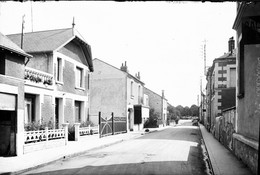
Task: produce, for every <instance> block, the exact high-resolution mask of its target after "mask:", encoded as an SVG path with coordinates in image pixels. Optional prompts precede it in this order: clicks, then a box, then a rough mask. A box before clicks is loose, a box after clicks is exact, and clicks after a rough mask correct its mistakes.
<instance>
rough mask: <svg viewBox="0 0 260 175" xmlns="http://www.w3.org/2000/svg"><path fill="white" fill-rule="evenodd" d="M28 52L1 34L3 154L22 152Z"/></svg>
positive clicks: (0, 148)
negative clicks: (25, 69) (25, 75)
mask: <svg viewBox="0 0 260 175" xmlns="http://www.w3.org/2000/svg"><path fill="white" fill-rule="evenodd" d="M31 57H32V56H31V55H29V54H27V53H25V52H24V51H23V50H22V49H21V48H20V47H18V46H17V45H16V44H15V43H13V42H12V41H11V40H10V39H9V38H7V37H6V36H5V35H3V34H1V33H0V116H1V117H0V135H1V137H0V156H14V155H21V154H22V153H23V138H24V135H23V131H24V123H23V118H24V76H23V75H24V68H25V60H26V59H29V58H31Z"/></svg>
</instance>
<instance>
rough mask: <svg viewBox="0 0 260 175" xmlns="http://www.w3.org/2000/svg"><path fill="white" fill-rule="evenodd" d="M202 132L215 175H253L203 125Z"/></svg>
mask: <svg viewBox="0 0 260 175" xmlns="http://www.w3.org/2000/svg"><path fill="white" fill-rule="evenodd" d="M199 126H200V130H201V133H202V136H203V139H204V142H205V145H206V148H207V151H208V154H209V158H210V161H211V164H212V168H213V171H214V174H215V175H234V174H236V175H252V172H251V171H250V170H249V169H248V168H247V167H246V166H245V165H244V164H243V162H241V161H239V160H238V159H237V158H236V157H235V155H234V154H232V153H231V152H230V151H229V150H228V149H226V148H225V147H224V146H223V145H222V144H221V143H220V142H219V141H218V140H216V139H215V138H214V137H213V135H212V134H211V133H209V132H208V131H207V130H206V128H205V127H204V126H203V125H201V124H200V125H199Z"/></svg>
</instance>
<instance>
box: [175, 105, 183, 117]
mask: <svg viewBox="0 0 260 175" xmlns="http://www.w3.org/2000/svg"><path fill="white" fill-rule="evenodd" d="M176 110H177V111H179V114H180V115H179V116H184V108H183V107H182V106H181V105H178V106H176Z"/></svg>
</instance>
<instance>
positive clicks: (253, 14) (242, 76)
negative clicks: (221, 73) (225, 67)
mask: <svg viewBox="0 0 260 175" xmlns="http://www.w3.org/2000/svg"><path fill="white" fill-rule="evenodd" d="M237 5H238V6H237V16H236V19H235V21H234V25H233V29H235V30H236V32H237V48H238V51H237V69H238V70H237V91H236V102H237V103H236V104H237V105H236V109H237V115H236V121H235V133H234V134H233V141H234V143H233V145H234V152H235V154H236V155H237V157H239V158H240V159H241V160H242V161H243V162H244V163H245V164H246V165H247V166H248V167H249V168H250V169H251V170H252V171H253V172H254V174H259V170H258V169H259V162H260V161H259V116H260V111H259V109H260V108H259V106H260V30H259V29H260V3H259V2H238V3H237Z"/></svg>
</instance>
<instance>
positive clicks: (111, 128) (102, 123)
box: [98, 112, 127, 138]
mask: <svg viewBox="0 0 260 175" xmlns="http://www.w3.org/2000/svg"><path fill="white" fill-rule="evenodd" d="M98 116H99V137H100V138H101V137H104V136H109V135H114V134H119V133H124V132H126V131H127V130H126V122H127V121H126V117H114V113H113V112H112V113H111V115H109V116H108V115H107V116H105V115H103V116H102V115H101V112H99V115H98Z"/></svg>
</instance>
